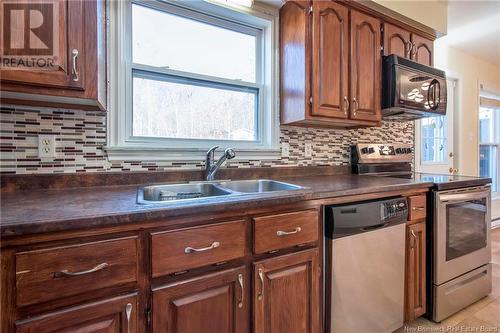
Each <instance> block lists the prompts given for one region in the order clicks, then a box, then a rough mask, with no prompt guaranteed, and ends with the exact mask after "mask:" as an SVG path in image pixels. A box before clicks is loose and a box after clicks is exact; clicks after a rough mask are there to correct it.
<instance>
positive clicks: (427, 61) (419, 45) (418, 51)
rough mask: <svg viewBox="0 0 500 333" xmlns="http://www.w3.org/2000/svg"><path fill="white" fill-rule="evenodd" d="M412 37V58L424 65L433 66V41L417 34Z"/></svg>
mask: <svg viewBox="0 0 500 333" xmlns="http://www.w3.org/2000/svg"><path fill="white" fill-rule="evenodd" d="M411 38H412V41H413V51H412V59H413V60H414V61H416V62H418V63H420V64H422V65H427V66H432V63H433V61H432V57H433V56H434V53H433V50H434V48H433V43H432V41H431V40H429V39H427V38H424V37H420V36H419V35H415V34H413V35H412V37H411Z"/></svg>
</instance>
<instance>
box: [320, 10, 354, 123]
mask: <svg viewBox="0 0 500 333" xmlns="http://www.w3.org/2000/svg"><path fill="white" fill-rule="evenodd" d="M348 29H349V27H348V10H347V8H346V7H344V6H342V5H339V4H337V3H334V2H333V1H317V2H314V3H313V48H312V52H313V88H312V90H313V107H312V115H316V116H324V117H334V118H347V115H348V114H347V112H348V110H347V108H348V100H347V98H348V83H347V82H348V77H347V76H348V59H349V54H348V52H349V50H348V43H349V31H348Z"/></svg>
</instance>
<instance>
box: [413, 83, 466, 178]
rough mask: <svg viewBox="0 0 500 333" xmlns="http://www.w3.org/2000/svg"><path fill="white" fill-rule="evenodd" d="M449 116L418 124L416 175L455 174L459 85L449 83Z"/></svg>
mask: <svg viewBox="0 0 500 333" xmlns="http://www.w3.org/2000/svg"><path fill="white" fill-rule="evenodd" d="M446 86H447V94H448V96H447V104H446V116H438V117H431V118H423V119H420V120H417V121H416V122H415V171H417V172H425V173H437V174H456V173H459V170H458V169H457V168H456V167H455V154H454V146H453V144H454V142H453V136H454V131H453V118H454V113H455V89H456V81H455V80H452V79H449V80H447V81H446Z"/></svg>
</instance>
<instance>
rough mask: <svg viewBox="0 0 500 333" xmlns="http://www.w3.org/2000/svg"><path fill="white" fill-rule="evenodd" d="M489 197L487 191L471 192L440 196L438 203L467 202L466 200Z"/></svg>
mask: <svg viewBox="0 0 500 333" xmlns="http://www.w3.org/2000/svg"><path fill="white" fill-rule="evenodd" d="M489 195H490V191H489V190H481V191H473V192H466V193H449V194H440V195H439V201H440V202H459V201H468V200H475V199H483V198H487V197H488V196H489Z"/></svg>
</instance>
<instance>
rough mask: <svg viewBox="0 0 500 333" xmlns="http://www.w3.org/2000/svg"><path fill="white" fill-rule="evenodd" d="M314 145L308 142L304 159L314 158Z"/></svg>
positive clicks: (305, 146)
mask: <svg viewBox="0 0 500 333" xmlns="http://www.w3.org/2000/svg"><path fill="white" fill-rule="evenodd" d="M312 151H313V148H312V143H310V142H306V143H305V145H304V157H312Z"/></svg>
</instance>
